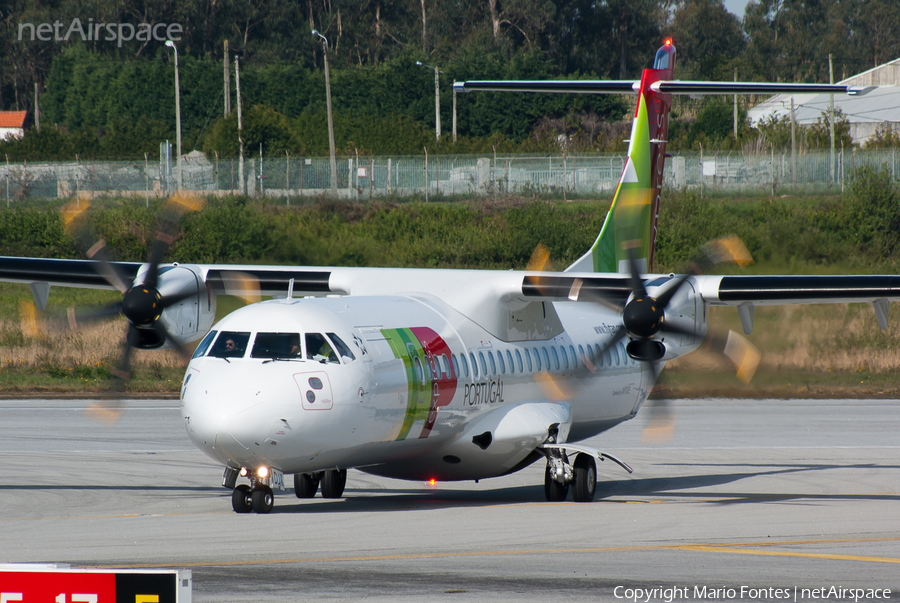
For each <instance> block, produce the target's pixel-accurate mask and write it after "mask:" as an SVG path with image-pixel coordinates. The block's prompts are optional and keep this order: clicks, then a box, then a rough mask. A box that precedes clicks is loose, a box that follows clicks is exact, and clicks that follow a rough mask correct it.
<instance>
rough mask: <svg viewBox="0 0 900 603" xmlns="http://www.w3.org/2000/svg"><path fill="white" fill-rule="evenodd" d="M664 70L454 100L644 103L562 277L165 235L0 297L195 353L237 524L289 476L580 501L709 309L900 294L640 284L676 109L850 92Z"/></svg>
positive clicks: (32, 276) (188, 404)
mask: <svg viewBox="0 0 900 603" xmlns="http://www.w3.org/2000/svg"><path fill="white" fill-rule="evenodd" d="M674 66H675V48H674V47H673V46H672V45H671V43H670V42H668V41H667V42H666V44H665V45H664V46H663V47H662V48H660V50H659V52H658V53H657V54H656V58H655V63H654V66H653V68H652V69H646V70H644V72H643V76H642V77H641V80H640V81H547V82H527V81H526V82H521V81H520V82H486V81H481V82H465V83H462V84H458V87H459V89H460V90H463V91H469V90H499V91H526V92H576V93H587V94H597V93H625V94H635V95H637V108H636V111H635V115H634V125H633V128H632V133H631V140H630V143H629V149H628V158H627V162H626V165H625V169H624V170H623V172H622V176H621V179H620V181H619V186H618V190H617V191H616V194H615V197H614V200H613V203H612V205H611V207H610V210H609V213H608V215H607V217H606V221H605V223H604V225H603V229H602V230H601V232H600V234H599V236H598V237H597V240H596V242H595V243H594V245H593V246H592V247H591V249H590V250H588V251H587V252H586V253H585V255H584V256H583V257H581V259H579V260H578V261H576V262H575V263H574V264H572V265H571V266H569V268H568V269H566V270H565V271H564V272H541V271H538V270H536V269H535V270H526V271H524V272H514V271H508V272H507V271H478V270H416V269H388V268H384V269H379V268H324V267H320V268H294V267H283V266H232V265H227V266H226V265H203V264H161V263H160V260H161V258H162V255H163V253H164V251H165V248H166V243H165V241H166V239H167V236H166V234H167V232H168V231H167V230H166V229H165V228H164V229H161V236H160V237H159V241H158V243H157V245H156V247H155V249H154V251H153V253H152V254H151V258H150V261H149V262H148V263H146V264H136V263H122V262H109V261H107V260H105V259H104V257H105V256H104V254H103V251H102V249H100V246H94V247H93V248H92V249H91V251H90V253H89V255H90V256H92V257H94V258H95V259H94V260H93V261H87V260H45V259H32V258H2V259H0V279H2V280H6V281H14V282H24V283H31V284H32V291H33V292H34V295H35V299H36V301H37V305H38V306H39V307H43V305H45V304H46V301H47V295H48V294H49V290H50V285H61V286H82V287H106V288H111V287H115V288H118V289H120V290H121V291H122V292H123V293H124V295H123V298H122V301H121V302H119V303H117V304H115V305H114V306H111V307H109V308H106V309H104V310H101V311H99V312H96V313H94V314H93V315H92V316H91V317H96V316H99V315H104V314H115V313H119V312H121V313H122V314H124V315H125V316H126V318H127V319H128V321H129V330H128V337H127V340H128V343H129V344H130V346H132V347H135V348H144V349H159V348H165V347H172V346H174V345H178V344H180V343H181V342H183V341H186V340H193V339H197V338H200V337H202V341H201V342H200V344H199V345H198V346H197V348H196V351H195V352H194V354H193V357H192V358H191V360H190V363H189V364H188V367H187V370H186V373H185V377H184V383H183V385H182V388H181V396H180V397H181V408H182V414H183V417H184V425H185V428H186V429H187V432H188V435H189V436H190V438H191V440H192V441H193V442H194V443H195V444H196V445H197V446H198V447H199V448H200V449H201V450H202V451H203V452H204V453H206V454H207V455H208V456H209V457H211V458H212V459H214V460H216V461H217V462H219V463H221V464H222V465H224V466H225V475H224V480H223V483H224V485H225V486H226V487H228V488H231V489H232V490H233V495H232V506H233V508H234V510H235V511H236V512H238V513H247V512H250V511H254V512H256V513H268V512H269V511H270V510H271V509H272V506H273V503H274V497H273V488H277V489H284V475H285V474H289V475H293V478H294V491H295V493H296V495H297V497H299V498H308V497H313V496H315V495H316V493H317V492H318V491H319V488H320V487H321V492H322V496H324V497H326V498H336V497H340V496H341V495H342V493H343V489H344V484H345V481H346V476H347V473H346V472H347V469H349V468H356V469H359V470H361V471H365V472H368V473H373V474H377V475H383V476H388V477H393V478H401V479H408V480H431V479H435V480H480V479H484V478H489V477H495V476H500V475H505V474H508V473H512V472H514V471H518V470H520V469H522V468H523V467H526V466H528V465H530V464H531V463H534V462H536V461H539V460H541V459H543V460H544V461H545V462H546V472H545V484H544V485H545V493H546V498H547V500H549V501H559V500H563V499H565V498H566V496H567V494H568V491H569V489H570V486H571V488H572V490H573V496H574V499H575V500H576V501H590V500H592V499H593V496H594V488H595V485H596V463H595V459H600V460H604V459H609V460H611V461H612V462H614V463H617V464H619V465H621V466H622V468H624V469H626V470H629V471H630V468H629V467H628V466H627V465H626V464H625V463H624V462H622V461H619V460H618V459H616V458H615V457H613V456H612V455H610V454H608V453H607V452H603V451H600V450H596V449H593V448H590V447H587V446H585V445H583V444H579V443H578V442H579V441H581V440H584V439H586V438H589V437H591V436H593V435H595V434H598V433H600V432H602V431H604V430H606V429H610V428H611V427H614V426H615V425H617V424H619V423H621V422H623V421H627V420H629V419H631V418H633V417H634V416H635V415H636V414H637V412H638V410H639V409H640V408H641V405H642V404H643V403H644V401H645V400H646V398H647V395H648V393H649V392H650V390H651V388H652V387H653V385H654V382H655V381H656V378H657V377H658V375H659V371H660V370H662V368H663V366H664V365H665V363H666V362H667V361H669V360H671V359H674V358H677V357H679V356H682V355H684V354H687V353H689V352H691V351H692V350H694V349H695V348H696V347H697V346H698V345H699V344H700V343H701V341H702V340H703V338H704V336H705V334H706V330H707V314H708V309H709V306H710V305H728V306H735V307H736V308H737V309H738V311H739V313H740V317H741V320H742V323H743V326H744V330H745V331H746V332H748V333H749V332H750V329H751V328H752V323H753V310H754V308H755V306H757V305H764V304H795V303H829V302H864V301H868V302H872V303H874V307H875V311H876V314H877V316H878V318H879V321H880V323H881V325H882V327H884V326H886V317H887V306H888V303H889V301H891V300H895V299H898V298H900V278H898V277H893V276H712V275H700V274H688V275H674V274H647V272H648V271H649V270H650V269H651V267H652V262H653V250H654V243H655V239H656V218H657V215H658V210H659V192H660V186H661V183H662V174H663V167H664V163H665V157H666V152H665V148H666V133H667V129H668V113H669V107H670V104H671V99H672V95H673V94H736V93H767V92H771V93H776V92H811V91H814V92H823V91H824V92H834V93H837V92H840V93H847V94H861V93H863V92H865V89H858V88H852V87H847V86H831V85H803V84H756V83H730V82H729V83H718V82H682V81H676V80H674V79H673V73H674ZM175 205H176V206H177V204H175ZM170 206H172V205H171V204H170ZM724 246H725V247H727V244H725V245H724ZM250 281H253V282H254V283H256V287H257V288H258V289H257V290H258V293H259V294H261V295H266V296H272V297H273V299H271V300H269V301H262V302H259V303H253V304H250V305H247V306H246V307H244V308H242V309H240V310H237V311H235V312H233V313H231V314H230V315H228V316H226V317H225V318H224V319H222V320H221V321H219V322H218V323H217V324H215V325H213V324H212V322H213V320H214V316H215V309H216V294H217V293H227V292H231V291H239V290H245V289H248V288H251V287H248V286H247V285H246V284H242V283H248V282H250ZM91 317H89V318H91ZM210 328H211V330H210ZM738 361H739V362H738V364H741V359H740V358H738ZM125 365H126V366H127V355H126V361H125ZM743 368H744V369H745V370H746V367H743ZM238 480H241V481H242V482H244V481H245V480H246V481H249V484H248V483H241V484H240V485H238Z"/></svg>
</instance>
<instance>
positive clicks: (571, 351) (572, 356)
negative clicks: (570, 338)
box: [569, 345, 584, 368]
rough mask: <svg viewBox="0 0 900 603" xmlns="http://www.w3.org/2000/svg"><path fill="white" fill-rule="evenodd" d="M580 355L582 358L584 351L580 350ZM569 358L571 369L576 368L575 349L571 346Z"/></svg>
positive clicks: (576, 357)
mask: <svg viewBox="0 0 900 603" xmlns="http://www.w3.org/2000/svg"><path fill="white" fill-rule="evenodd" d="M578 347H579V348H581V346H578ZM581 355H582V356H584V350H581ZM569 358H571V359H572V368H578V356H576V355H575V348H574V347H573V346H572V345H569Z"/></svg>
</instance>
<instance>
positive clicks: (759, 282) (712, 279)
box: [692, 275, 900, 306]
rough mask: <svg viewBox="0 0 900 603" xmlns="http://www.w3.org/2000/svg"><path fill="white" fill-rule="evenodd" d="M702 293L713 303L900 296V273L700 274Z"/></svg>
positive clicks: (772, 303) (808, 301) (864, 299)
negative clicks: (822, 274) (816, 274)
mask: <svg viewBox="0 0 900 603" xmlns="http://www.w3.org/2000/svg"><path fill="white" fill-rule="evenodd" d="M692 278H694V279H696V280H697V281H698V285H699V291H700V296H701V297H702V298H703V300H704V301H706V302H708V303H710V304H713V305H723V306H739V305H741V304H752V305H754V306H763V305H765V306H777V305H787V304H835V303H850V302H874V301H879V300H887V301H896V300H900V276H890V275H844V276H830V275H829V276H791V275H778V276H711V275H710V276H699V277H692Z"/></svg>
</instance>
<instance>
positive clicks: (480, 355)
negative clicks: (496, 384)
mask: <svg viewBox="0 0 900 603" xmlns="http://www.w3.org/2000/svg"><path fill="white" fill-rule="evenodd" d="M478 360H479V361H481V374H482V375H484V376H485V377H486V376H487V364H486V363H485V361H484V352H478Z"/></svg>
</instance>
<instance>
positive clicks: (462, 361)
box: [459, 354, 469, 378]
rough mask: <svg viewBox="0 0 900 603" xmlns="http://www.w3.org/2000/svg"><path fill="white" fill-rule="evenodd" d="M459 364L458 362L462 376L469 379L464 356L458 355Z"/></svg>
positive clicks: (467, 364) (467, 366)
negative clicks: (460, 365)
mask: <svg viewBox="0 0 900 603" xmlns="http://www.w3.org/2000/svg"><path fill="white" fill-rule="evenodd" d="M459 362H460V364H462V368H463V374H464V375H465V376H466V378H468V377H469V363H468V361H467V360H466V355H465V354H460V355H459Z"/></svg>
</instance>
